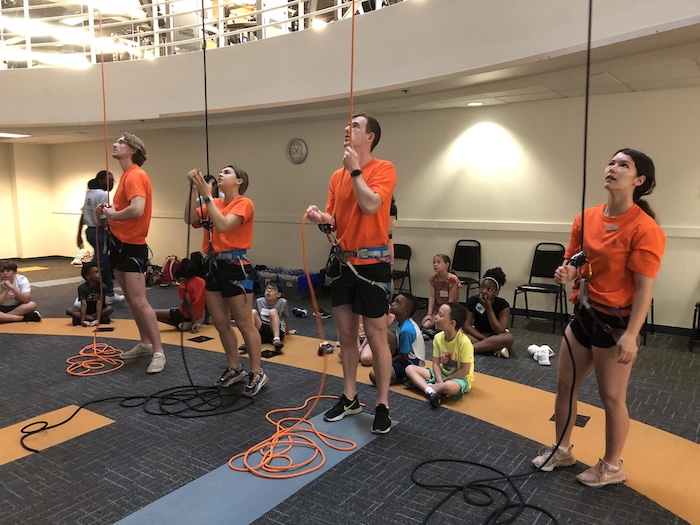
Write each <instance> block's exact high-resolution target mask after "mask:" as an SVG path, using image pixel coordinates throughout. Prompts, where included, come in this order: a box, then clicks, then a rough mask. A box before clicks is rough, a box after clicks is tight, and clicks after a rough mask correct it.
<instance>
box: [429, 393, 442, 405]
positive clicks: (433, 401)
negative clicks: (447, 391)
mask: <svg viewBox="0 0 700 525" xmlns="http://www.w3.org/2000/svg"><path fill="white" fill-rule="evenodd" d="M428 398H429V400H430V406H431V407H433V408H437V407H439V406H440V404H441V403H442V402H443V401H444V400H445V396H444V395H442V394H438V393H437V392H431V394H430V395H429V396H428Z"/></svg>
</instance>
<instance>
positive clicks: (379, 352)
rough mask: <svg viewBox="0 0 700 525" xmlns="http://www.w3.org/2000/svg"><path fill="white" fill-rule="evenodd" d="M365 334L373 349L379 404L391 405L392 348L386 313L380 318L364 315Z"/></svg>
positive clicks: (373, 366)
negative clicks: (390, 348)
mask: <svg viewBox="0 0 700 525" xmlns="http://www.w3.org/2000/svg"><path fill="white" fill-rule="evenodd" d="M364 325H365V335H366V336H367V339H368V340H369V346H370V348H371V349H372V368H373V369H374V379H375V381H376V384H377V404H378V405H379V404H383V405H384V406H386V407H388V406H389V384H390V383H391V350H389V341H388V340H387V335H386V334H387V327H386V315H383V316H381V317H378V318H375V319H373V318H369V317H366V316H365V317H364Z"/></svg>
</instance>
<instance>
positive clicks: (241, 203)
mask: <svg viewBox="0 0 700 525" xmlns="http://www.w3.org/2000/svg"><path fill="white" fill-rule="evenodd" d="M211 205H214V206H216V207H217V208H218V209H219V211H220V212H221V213H222V214H223V215H238V216H239V217H242V218H243V223H242V224H240V225H239V226H236V227H235V228H233V229H232V230H229V231H227V232H224V233H222V232H220V231H218V230H217V229H216V228H214V229H213V230H212V232H211V233H212V247H213V248H214V251H215V252H227V251H229V250H243V249H246V250H247V249H248V248H250V247H252V246H253V216H254V214H255V207H254V206H253V201H251V200H250V199H249V198H248V197H244V196H243V195H239V196H238V197H236V198H235V199H233V200H232V201H230V202H228V203H227V202H226V201H225V200H224V199H212V200H211V202H210V203H209V204H208V206H211ZM206 214H207V204H205V205H204V206H202V207H201V208H197V215H198V216H199V218H200V219H202V217H206V216H207V215H206ZM208 241H209V234H208V233H205V235H204V239H203V240H202V253H206V251H207V247H208V246H209V242H208Z"/></svg>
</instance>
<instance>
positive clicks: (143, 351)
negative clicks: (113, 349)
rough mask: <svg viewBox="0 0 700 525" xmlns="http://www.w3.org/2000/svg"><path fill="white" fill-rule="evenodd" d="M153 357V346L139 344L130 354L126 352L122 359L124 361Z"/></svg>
mask: <svg viewBox="0 0 700 525" xmlns="http://www.w3.org/2000/svg"><path fill="white" fill-rule="evenodd" d="M152 355H153V345H152V344H147V343H141V342H139V343H138V344H137V345H136V346H135V347H134V348H132V349H131V350H129V351H128V352H124V353H123V354H122V355H121V356H120V357H121V358H122V359H136V358H137V357H145V356H152Z"/></svg>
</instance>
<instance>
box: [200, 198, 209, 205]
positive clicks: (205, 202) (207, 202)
mask: <svg viewBox="0 0 700 525" xmlns="http://www.w3.org/2000/svg"><path fill="white" fill-rule="evenodd" d="M202 202H203V203H204V204H209V203H210V202H211V199H210V198H209V197H202Z"/></svg>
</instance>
